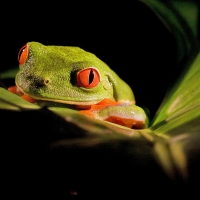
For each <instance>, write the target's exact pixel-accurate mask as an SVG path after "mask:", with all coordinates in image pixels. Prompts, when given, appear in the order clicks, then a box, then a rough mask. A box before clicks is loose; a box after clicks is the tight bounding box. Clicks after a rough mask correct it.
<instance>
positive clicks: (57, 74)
mask: <svg viewBox="0 0 200 200" xmlns="http://www.w3.org/2000/svg"><path fill="white" fill-rule="evenodd" d="M18 61H19V72H18V73H17V74H16V78H15V83H16V86H13V87H9V88H8V90H9V91H11V92H13V93H15V94H17V95H20V96H21V97H22V98H24V99H26V100H27V101H29V102H34V103H36V102H37V101H38V100H40V101H46V102H49V101H51V102H59V103H62V104H70V105H74V107H75V109H78V111H79V112H80V113H82V114H85V115H88V116H90V117H93V118H96V119H99V120H104V121H109V122H112V123H116V124H119V125H122V126H126V127H129V128H133V129H142V128H146V127H148V117H147V115H146V114H145V112H144V110H143V109H142V108H140V107H138V106H136V105H135V98H134V94H133V92H132V89H131V88H130V86H129V85H128V84H127V83H125V82H124V81H123V80H122V79H121V78H120V77H119V76H118V75H117V74H116V73H115V72H114V71H113V70H112V69H111V68H109V67H108V65H107V64H106V63H104V62H103V61H101V60H100V59H99V58H98V57H96V56H95V55H94V54H92V53H90V52H87V51H85V50H83V49H81V48H79V47H73V46H54V45H43V44H41V43H38V42H28V43H27V44H26V45H24V46H23V47H22V48H21V49H20V51H19V54H18Z"/></svg>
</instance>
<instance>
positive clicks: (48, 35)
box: [0, 1, 177, 117]
mask: <svg viewBox="0 0 200 200" xmlns="http://www.w3.org/2000/svg"><path fill="white" fill-rule="evenodd" d="M7 4H9V3H7ZM9 6H10V5H7V6H6V5H4V7H2V9H4V10H5V12H4V14H3V16H2V17H1V20H2V24H1V49H2V52H1V56H2V57H1V69H0V71H5V70H7V69H10V68H13V67H16V66H18V61H17V54H18V51H19V49H20V48H21V47H22V46H23V45H24V44H25V43H26V42H29V41H38V42H41V43H43V44H45V45H66V46H79V47H81V48H83V49H85V50H87V51H90V52H92V53H94V54H96V55H97V56H98V57H99V58H100V59H102V60H103V61H104V62H106V63H107V64H108V65H109V66H110V67H111V68H112V69H113V70H114V71H116V72H117V74H118V75H119V76H120V77H121V78H122V79H124V80H125V81H126V82H127V83H128V84H129V85H130V86H131V87H132V89H133V91H134V94H135V97H136V103H137V104H138V105H139V106H143V107H146V108H147V109H149V111H150V116H151V117H153V115H154V113H155V112H156V110H157V108H158V107H159V105H160V103H161V101H162V99H163V97H164V95H165V93H166V90H167V88H168V85H169V82H170V78H171V76H172V74H173V70H174V68H175V66H176V54H177V49H176V44H175V40H174V38H173V36H172V34H171V33H170V32H169V31H168V30H167V29H166V27H165V26H164V25H163V23H162V22H161V21H160V20H159V19H158V17H157V16H156V15H155V14H154V13H153V12H152V11H151V10H150V8H148V7H146V6H145V5H144V4H143V3H141V2H139V1H134V2H131V3H129V4H128V3H125V2H124V3H120V2H118V3H117V2H115V3H111V4H110V3H99V2H98V1H97V2H95V3H89V4H87V3H85V2H82V3H80V2H76V1H75V2H74V3H72V2H70V3H69V2H68V1H66V2H62V3H59V2H48V4H46V3H44V4H42V3H38V2H37V3H36V2H26V3H24V2H14V3H12V7H13V8H14V9H13V10H12V11H11V10H10V9H9V8H10V7H9Z"/></svg>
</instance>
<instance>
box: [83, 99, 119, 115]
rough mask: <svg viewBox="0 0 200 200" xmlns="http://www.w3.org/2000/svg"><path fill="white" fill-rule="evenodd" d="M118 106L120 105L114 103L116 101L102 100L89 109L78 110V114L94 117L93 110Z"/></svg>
mask: <svg viewBox="0 0 200 200" xmlns="http://www.w3.org/2000/svg"><path fill="white" fill-rule="evenodd" d="M119 104H120V103H119V102H116V101H113V100H110V99H103V100H102V101H100V102H99V103H97V104H94V105H91V106H90V109H87V110H80V111H79V112H80V113H82V114H84V115H88V116H90V117H94V115H93V111H94V110H101V109H103V108H105V107H107V106H112V105H119Z"/></svg>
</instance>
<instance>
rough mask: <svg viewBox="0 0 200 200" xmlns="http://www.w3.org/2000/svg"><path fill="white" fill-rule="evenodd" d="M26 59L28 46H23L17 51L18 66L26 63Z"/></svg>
mask: <svg viewBox="0 0 200 200" xmlns="http://www.w3.org/2000/svg"><path fill="white" fill-rule="evenodd" d="M27 57H28V45H27V44H26V45H24V46H23V47H22V48H21V49H20V50H19V53H18V61H19V64H20V65H22V64H24V63H25V62H26V59H27Z"/></svg>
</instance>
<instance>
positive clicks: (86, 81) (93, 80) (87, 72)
mask: <svg viewBox="0 0 200 200" xmlns="http://www.w3.org/2000/svg"><path fill="white" fill-rule="evenodd" d="M76 81H77V85H78V86H80V87H84V88H94V87H96V86H97V85H98V84H99V82H100V73H99V71H98V70H97V69H96V68H94V67H88V68H85V69H83V70H81V71H79V72H78V73H77V76H76Z"/></svg>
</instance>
